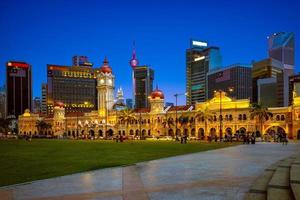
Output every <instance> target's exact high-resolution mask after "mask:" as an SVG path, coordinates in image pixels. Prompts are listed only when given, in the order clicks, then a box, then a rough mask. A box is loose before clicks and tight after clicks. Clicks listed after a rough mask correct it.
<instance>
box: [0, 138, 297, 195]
mask: <svg viewBox="0 0 300 200" xmlns="http://www.w3.org/2000/svg"><path fill="white" fill-rule="evenodd" d="M199 145H201V144H199ZM297 153H298V154H299V153H300V144H299V143H298V144H289V145H288V146H282V145H280V144H264V143H261V144H255V145H240V146H235V147H229V148H224V149H218V150H213V151H207V152H202V153H195V154H189V155H184V156H177V157H171V158H165V159H159V160H154V161H149V162H143V163H138V164H136V165H132V166H128V167H116V168H109V169H102V170H95V171H90V172H85V173H79V174H73V175H68V176H62V177H57V178H51V179H46V180H41V181H34V182H31V183H27V184H19V185H13V186H8V187H2V188H0V199H66V200H67V199H75V200H76V199H91V200H96V199H99V200H122V199H123V200H135V199H137V200H144V199H151V200H163V199H166V200H168V199H172V200H177V199H242V198H243V196H244V194H245V192H246V191H247V190H248V189H249V187H250V185H251V183H252V182H253V181H254V180H255V178H256V177H257V176H259V175H260V174H261V173H262V172H263V170H264V169H265V168H266V167H268V166H269V165H271V164H272V163H274V162H276V161H278V160H280V159H283V158H285V157H287V156H290V155H293V154H297Z"/></svg>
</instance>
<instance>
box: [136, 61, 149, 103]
mask: <svg viewBox="0 0 300 200" xmlns="http://www.w3.org/2000/svg"><path fill="white" fill-rule="evenodd" d="M153 80H154V70H153V69H151V68H149V67H148V66H146V65H145V66H136V67H135V68H134V81H135V108H149V106H150V104H149V98H148V97H149V96H150V94H151V92H152V90H153Z"/></svg>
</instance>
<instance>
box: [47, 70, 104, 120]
mask: <svg viewBox="0 0 300 200" xmlns="http://www.w3.org/2000/svg"><path fill="white" fill-rule="evenodd" d="M97 71H98V70H97V69H93V68H92V67H87V66H72V67H70V66H60V65H47V95H46V96H47V113H48V114H53V109H54V104H55V102H63V103H64V104H65V109H66V113H70V112H78V111H79V112H90V111H92V110H97V89H96V84H97V83H96V79H97Z"/></svg>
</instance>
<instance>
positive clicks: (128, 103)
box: [126, 99, 133, 109]
mask: <svg viewBox="0 0 300 200" xmlns="http://www.w3.org/2000/svg"><path fill="white" fill-rule="evenodd" d="M126 106H127V108H128V109H133V103H132V99H126Z"/></svg>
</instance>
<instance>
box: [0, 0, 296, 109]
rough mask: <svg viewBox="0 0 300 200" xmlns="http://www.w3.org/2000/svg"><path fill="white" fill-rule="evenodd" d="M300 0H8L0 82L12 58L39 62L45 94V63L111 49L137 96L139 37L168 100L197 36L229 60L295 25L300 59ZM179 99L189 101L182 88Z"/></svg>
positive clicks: (244, 56) (36, 85) (259, 55)
mask: <svg viewBox="0 0 300 200" xmlns="http://www.w3.org/2000/svg"><path fill="white" fill-rule="evenodd" d="M299 10H300V1H296V0H295V1H291V0H285V1H280V0H276V1H274V0H270V1H263V0H260V1H257V0H250V1H240V0H236V1H234V0H226V1H225V0H224V1H221V0H214V1H199V0H195V1H192V0H184V1H183V0H182V1H176V0H173V1H170V0H165V1H162V0H160V1H159V0H152V1H144V0H139V1H131V0H126V1H121V0H120V1H116V0H110V1H108V0H107V1H104V0H102V1H100V0H98V1H97V0H94V1H92V0H85V1H79V0H77V1H75V0H64V1H61V0H51V1H50V0H44V1H40V0H30V1H29V0H28V1H26V0H19V1H16V0H1V1H0V30H1V31H0V66H1V67H0V74H2V75H1V78H0V84H1V85H3V84H4V83H5V63H6V62H7V61H9V60H19V61H25V62H27V63H30V64H31V65H32V73H33V74H32V75H33V97H36V96H41V84H42V83H43V82H46V81H47V78H46V65H47V64H57V65H71V63H72V56H74V55H85V56H88V57H89V60H90V61H91V62H93V63H94V67H100V66H101V65H102V61H103V60H104V57H105V56H107V58H108V60H109V63H110V65H111V67H112V69H113V73H114V74H115V77H116V82H115V85H116V87H120V86H121V87H122V88H123V90H124V94H125V98H132V81H131V78H132V76H131V67H130V66H129V60H130V58H131V54H132V43H133V41H135V44H136V51H137V57H138V60H139V62H140V64H146V65H150V66H151V68H153V69H154V70H155V80H154V85H156V84H157V85H158V87H159V88H160V89H161V90H163V92H164V94H165V101H167V102H174V101H175V97H174V94H175V93H184V92H185V84H186V78H185V50H186V49H187V48H189V45H190V43H189V41H190V39H191V38H195V39H199V40H205V41H208V43H209V45H212V46H218V47H220V49H221V54H222V58H223V66H228V65H231V64H235V63H242V64H250V63H251V62H252V61H254V60H256V61H258V60H261V59H264V58H266V57H267V36H268V35H271V34H272V33H274V32H281V31H286V32H294V33H295V38H296V45H295V46H296V71H297V72H299V69H300V68H299V66H298V65H299V64H300V60H299V58H300V51H298V49H299V48H300V39H298V37H300V12H299ZM179 103H180V104H184V103H185V97H184V96H181V97H180V99H179Z"/></svg>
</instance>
